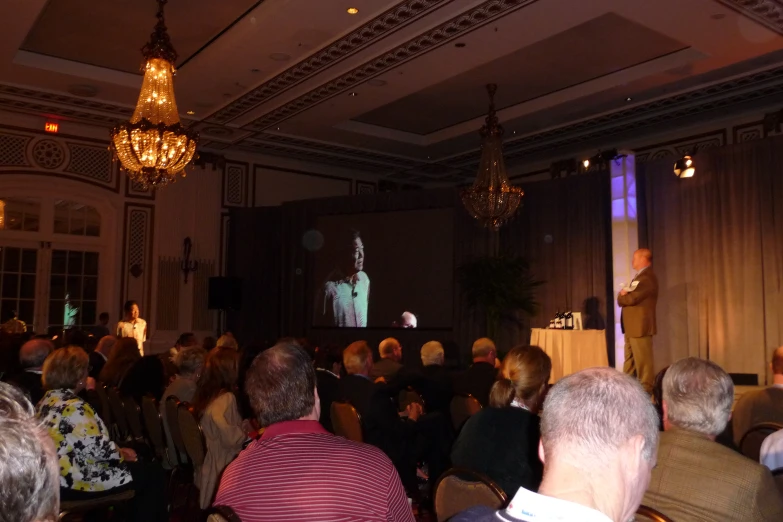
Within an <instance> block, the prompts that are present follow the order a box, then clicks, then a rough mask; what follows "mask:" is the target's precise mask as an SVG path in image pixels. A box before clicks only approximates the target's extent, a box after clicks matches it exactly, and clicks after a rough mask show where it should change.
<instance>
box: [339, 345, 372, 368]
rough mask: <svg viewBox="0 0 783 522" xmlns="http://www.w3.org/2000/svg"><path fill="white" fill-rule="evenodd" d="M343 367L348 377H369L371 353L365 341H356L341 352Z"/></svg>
mask: <svg viewBox="0 0 783 522" xmlns="http://www.w3.org/2000/svg"><path fill="white" fill-rule="evenodd" d="M343 366H344V367H345V371H346V372H347V373H348V375H365V376H367V375H370V370H371V369H372V352H371V351H370V347H369V346H368V345H367V342H366V341H356V342H354V343H351V344H349V345H348V347H347V348H346V349H345V350H343Z"/></svg>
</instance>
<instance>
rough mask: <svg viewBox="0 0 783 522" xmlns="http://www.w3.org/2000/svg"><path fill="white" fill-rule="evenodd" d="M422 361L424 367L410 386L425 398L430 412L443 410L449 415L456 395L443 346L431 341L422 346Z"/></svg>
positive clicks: (425, 403) (442, 411)
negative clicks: (445, 362) (444, 364)
mask: <svg viewBox="0 0 783 522" xmlns="http://www.w3.org/2000/svg"><path fill="white" fill-rule="evenodd" d="M421 362H422V364H423V365H424V367H423V368H422V369H421V370H419V371H418V372H417V376H416V377H414V379H413V382H412V383H411V384H410V386H411V387H412V388H413V389H414V390H416V391H417V392H418V393H419V394H420V395H421V397H422V399H424V405H425V407H426V408H427V411H428V412H436V411H437V412H441V413H443V414H444V415H447V416H448V415H449V406H450V405H451V399H452V397H453V396H454V393H453V391H452V382H453V376H452V375H451V372H450V371H449V370H447V369H446V368H444V366H443V362H444V351H443V346H442V345H441V344H440V343H439V342H437V341H430V342H428V343H426V344H424V346H422V347H421Z"/></svg>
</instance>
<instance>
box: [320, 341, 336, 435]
mask: <svg viewBox="0 0 783 522" xmlns="http://www.w3.org/2000/svg"><path fill="white" fill-rule="evenodd" d="M342 367H343V351H342V349H341V348H340V347H339V346H336V345H327V346H324V347H318V348H316V351H315V369H316V372H315V378H316V388H317V389H318V397H319V398H320V399H321V417H320V418H319V419H318V420H319V421H320V422H321V425H322V426H323V427H324V428H326V429H327V430H328V431H330V432H332V433H334V430H333V429H332V403H333V402H334V401H335V399H337V397H338V395H339V393H340V371H341V370H342Z"/></svg>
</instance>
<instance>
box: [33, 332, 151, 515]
mask: <svg viewBox="0 0 783 522" xmlns="http://www.w3.org/2000/svg"><path fill="white" fill-rule="evenodd" d="M88 369H89V358H88V356H87V353H85V351H84V350H82V349H81V348H77V347H73V346H71V347H68V348H61V349H59V350H55V351H54V352H53V353H52V354H51V355H49V357H47V358H46V361H45V362H44V365H43V375H42V379H43V385H44V388H45V389H46V390H48V391H47V392H46V394H45V395H44V397H43V399H41V402H39V403H38V416H39V417H40V419H41V421H42V422H43V425H44V427H45V428H46V429H47V431H48V432H49V436H50V437H51V438H52V440H53V441H54V445H55V448H56V449H57V455H58V456H59V459H60V498H61V499H62V500H66V501H67V500H88V499H93V498H97V497H100V496H103V495H106V494H114V493H118V492H120V491H123V490H126V489H134V490H135V492H136V496H135V501H134V515H135V516H134V518H135V519H136V520H144V521H146V522H152V521H156V520H166V501H165V497H164V496H163V494H162V492H163V490H164V486H165V482H164V476H163V470H162V469H160V466H159V465H158V464H157V463H140V462H137V459H136V453H135V452H134V451H133V450H132V449H130V448H119V447H117V445H116V444H115V443H114V442H113V441H112V440H111V439H110V437H109V431H108V429H107V428H106V425H105V424H104V423H103V421H102V420H101V418H100V417H99V416H98V415H97V414H96V413H95V411H94V410H93V409H92V406H90V405H89V404H88V403H87V402H85V401H83V400H82V399H81V398H79V396H78V395H77V394H78V393H79V392H80V391H82V390H83V389H84V388H85V387H86V386H87V382H88V377H87V372H88ZM156 468H158V469H156ZM134 479H136V480H134ZM156 490H158V491H156Z"/></svg>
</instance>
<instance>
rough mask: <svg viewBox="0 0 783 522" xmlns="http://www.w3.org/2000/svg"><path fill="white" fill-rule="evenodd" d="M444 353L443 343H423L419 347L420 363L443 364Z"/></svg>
mask: <svg viewBox="0 0 783 522" xmlns="http://www.w3.org/2000/svg"><path fill="white" fill-rule="evenodd" d="M445 357H446V353H445V352H444V351H443V345H442V344H440V343H439V342H438V341H430V342H428V343H424V345H423V346H422V347H421V363H422V364H423V365H424V366H430V365H432V364H437V365H441V366H442V365H443V361H444V359H445Z"/></svg>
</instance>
